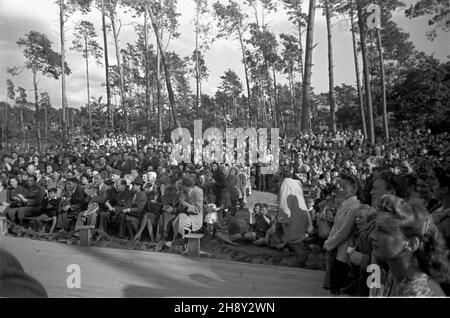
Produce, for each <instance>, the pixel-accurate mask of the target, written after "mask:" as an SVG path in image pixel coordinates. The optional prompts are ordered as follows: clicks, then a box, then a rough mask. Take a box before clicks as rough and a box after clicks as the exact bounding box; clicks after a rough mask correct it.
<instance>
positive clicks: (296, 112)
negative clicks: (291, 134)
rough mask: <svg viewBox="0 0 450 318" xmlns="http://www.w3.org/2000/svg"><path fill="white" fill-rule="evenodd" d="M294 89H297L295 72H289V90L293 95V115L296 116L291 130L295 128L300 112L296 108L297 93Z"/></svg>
mask: <svg viewBox="0 0 450 318" xmlns="http://www.w3.org/2000/svg"><path fill="white" fill-rule="evenodd" d="M294 89H295V88H294V74H293V71H292V70H291V71H289V90H290V93H291V106H292V114H293V115H294V116H292V117H291V126H292V127H291V128H294V126H295V119H296V118H298V117H297V114H298V111H297V109H296V108H295V91H294Z"/></svg>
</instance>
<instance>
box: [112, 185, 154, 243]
mask: <svg viewBox="0 0 450 318" xmlns="http://www.w3.org/2000/svg"><path fill="white" fill-rule="evenodd" d="M131 184H132V186H133V188H132V189H131V195H130V196H129V197H128V200H127V201H126V202H125V209H123V210H122V214H120V215H119V236H120V237H124V234H125V232H126V231H127V230H128V233H129V235H130V239H133V238H134V236H135V235H136V233H137V232H138V229H139V223H140V222H141V221H142V218H143V216H144V213H145V211H144V209H145V206H146V205H147V200H148V199H147V195H146V194H145V192H144V191H142V185H143V184H144V182H143V181H142V179H141V178H140V177H138V178H136V179H135V180H134V181H133V182H132V183H131Z"/></svg>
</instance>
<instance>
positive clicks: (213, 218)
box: [204, 203, 242, 246]
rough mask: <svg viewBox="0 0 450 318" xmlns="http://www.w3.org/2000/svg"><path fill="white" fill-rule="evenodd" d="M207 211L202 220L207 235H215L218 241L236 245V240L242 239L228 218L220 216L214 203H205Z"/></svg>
mask: <svg viewBox="0 0 450 318" xmlns="http://www.w3.org/2000/svg"><path fill="white" fill-rule="evenodd" d="M205 210H206V212H207V214H206V216H205V219H204V222H205V224H206V233H207V234H208V235H209V237H215V238H217V239H219V241H221V242H224V243H227V244H230V245H234V246H238V245H239V244H238V243H236V241H241V240H242V234H241V233H240V232H238V229H237V228H236V227H235V226H233V224H232V223H231V222H230V221H231V220H230V219H229V218H221V217H220V214H219V213H218V212H217V206H216V205H215V204H214V203H211V204H207V205H205Z"/></svg>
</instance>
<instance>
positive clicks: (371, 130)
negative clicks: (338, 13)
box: [356, 0, 375, 145]
mask: <svg viewBox="0 0 450 318" xmlns="http://www.w3.org/2000/svg"><path fill="white" fill-rule="evenodd" d="M356 6H357V11H358V25H359V34H360V36H361V54H362V59H363V68H364V80H365V81H364V85H365V93H366V94H365V97H366V104H367V112H368V115H369V139H370V144H371V145H375V128H374V123H373V110H372V89H371V82H370V72H369V61H368V59H367V46H366V29H365V20H364V17H363V11H362V10H363V9H362V7H361V3H360V0H357V1H356Z"/></svg>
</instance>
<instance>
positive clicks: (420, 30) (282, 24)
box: [0, 0, 450, 107]
mask: <svg viewBox="0 0 450 318" xmlns="http://www.w3.org/2000/svg"><path fill="white" fill-rule="evenodd" d="M214 1H215V0H214ZM220 1H221V2H222V3H227V0H220ZM212 2H213V1H211V2H210V4H212ZM238 2H241V3H243V1H238ZM278 2H279V3H280V1H278ZM406 3H407V4H410V3H412V0H407V1H406ZM308 4H309V1H306V0H305V1H304V3H303V11H304V12H306V13H307V12H308ZM242 7H243V8H244V9H245V11H246V12H247V13H248V14H249V17H250V19H253V14H252V12H251V11H250V9H249V8H248V7H245V5H243V4H242ZM178 12H180V13H181V16H180V18H179V23H180V28H179V30H180V32H181V37H180V38H179V39H172V41H171V43H170V46H169V50H173V51H175V52H177V53H178V54H179V55H180V56H181V57H184V56H187V55H190V54H191V53H192V51H193V50H194V47H195V36H194V24H193V17H194V14H195V3H194V0H179V1H178ZM80 19H86V20H89V21H91V22H93V23H94V25H95V27H96V30H97V33H98V35H99V38H98V41H99V43H100V45H101V46H103V40H102V36H101V15H100V12H99V11H98V10H97V9H93V10H92V12H91V13H89V14H88V15H86V16H83V15H82V14H81V13H77V14H75V15H74V16H72V17H71V18H70V20H69V22H68V24H67V26H68V30H67V36H66V38H67V42H66V48H67V50H68V51H67V62H68V64H69V66H70V67H71V69H72V74H71V75H70V76H68V77H67V87H68V91H67V95H68V100H69V104H70V106H76V107H78V106H80V105H84V104H85V102H86V89H85V75H84V74H85V65H84V60H83V59H82V57H81V55H80V54H79V53H76V52H72V51H69V48H70V46H71V42H72V40H73V36H72V33H73V30H72V29H71V27H72V26H73V23H75V22H77V21H79V20H80ZM121 19H122V22H123V23H124V24H129V23H130V22H133V21H135V20H134V19H132V18H131V17H130V16H125V15H123V14H122V15H121ZM394 20H395V21H396V22H397V23H398V24H399V25H400V26H402V27H403V28H404V30H405V31H407V32H410V34H411V40H412V41H413V42H414V44H415V45H416V47H417V49H419V50H423V51H425V52H427V53H433V52H435V56H436V57H437V58H440V59H441V60H447V55H448V54H450V49H449V48H450V41H447V39H448V34H444V33H442V32H441V34H440V37H439V38H438V39H437V40H435V41H434V42H430V41H428V40H427V39H426V37H425V32H426V30H427V29H428V28H429V27H428V25H427V21H428V18H426V17H424V18H419V19H415V20H410V19H407V18H405V17H404V15H403V13H402V12H396V13H395V15H394ZM266 21H269V22H270V27H271V28H272V29H273V30H274V31H275V32H276V33H291V32H295V30H293V28H292V26H291V24H290V22H289V21H288V19H287V16H286V14H285V12H284V9H283V8H282V6H281V5H279V11H278V12H277V13H276V14H273V15H271V16H269V17H266ZM139 23H140V21H139ZM5 24H6V25H8V26H9V28H5V27H4V25H5ZM0 25H1V26H2V27H0V46H1V47H2V50H0V83H4V82H5V80H6V78H10V76H9V75H7V74H6V72H5V69H6V67H10V66H12V65H20V64H21V63H23V57H22V54H21V51H20V50H19V48H18V47H17V45H16V44H15V41H17V39H18V38H19V37H20V36H22V35H23V34H25V33H27V32H29V31H30V30H32V29H36V30H37V31H40V32H42V33H45V34H47V35H48V36H49V38H50V39H51V40H52V41H53V46H54V49H55V50H60V42H59V30H58V7H57V5H56V4H55V1H54V0H20V1H17V0H0ZM333 30H334V40H333V44H334V59H335V76H336V79H335V81H336V84H337V85H338V84H340V83H347V84H353V83H354V81H355V80H354V77H355V75H354V66H353V65H354V62H353V51H352V40H351V35H350V33H349V31H348V30H346V29H345V28H343V27H342V25H340V24H339V23H338V21H337V20H336V19H334V21H333ZM152 35H153V34H152ZM326 36H327V35H326V23H325V17H324V16H323V15H322V10H321V9H318V10H317V12H316V23H315V34H314V42H315V43H317V44H318V45H317V47H316V48H315V50H314V55H313V64H314V68H313V76H312V84H313V87H314V88H315V91H316V92H323V91H326V90H327V89H328V60H327V37H326ZM305 37H306V32H305V34H304V38H303V41H305ZM135 40H136V35H135V32H134V27H133V26H132V25H128V26H124V27H123V30H122V33H121V37H120V41H121V44H122V45H125V44H126V42H134V41H135ZM150 42H151V43H153V44H155V41H154V36H151V41H150ZM108 46H109V58H110V61H111V63H112V64H114V63H116V59H115V51H114V47H113V43H112V41H111V40H110V41H109V43H108ZM280 49H281V48H280ZM241 58H242V55H241V51H240V47H239V42H238V41H237V40H233V39H229V40H218V41H216V42H215V43H214V44H213V45H212V46H211V48H210V50H209V51H208V52H206V54H205V59H206V64H207V66H208V69H209V72H210V76H209V79H208V80H207V82H205V83H203V91H204V93H207V94H214V92H215V90H216V88H217V87H218V86H219V85H220V81H221V80H220V77H221V76H222V75H223V73H224V72H225V71H226V70H227V69H232V70H234V71H235V72H236V73H237V74H238V75H239V76H240V77H241V80H242V82H243V83H244V71H243V66H242V63H241ZM104 73H105V70H104V68H102V67H99V66H98V65H96V64H95V63H90V74H91V92H92V93H91V95H92V96H96V97H99V96H100V95H105V88H104V87H102V86H101V83H102V82H103V81H104V76H105V75H104ZM280 76H281V75H280ZM13 81H14V82H15V83H16V86H23V87H26V88H27V89H31V88H32V83H31V77H30V74H29V73H27V72H24V73H23V74H21V75H20V76H19V77H16V78H14V79H13ZM281 82H283V80H281ZM0 87H1V86H0ZM40 88H41V89H45V90H47V91H49V92H50V95H51V97H52V102H53V104H54V105H60V104H61V93H60V88H61V83H60V81H56V80H53V79H47V78H43V79H42V80H41V82H40ZM3 91H4V89H3V90H2V89H1V88H0V96H1V94H2V92H3ZM30 96H31V94H30Z"/></svg>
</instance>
